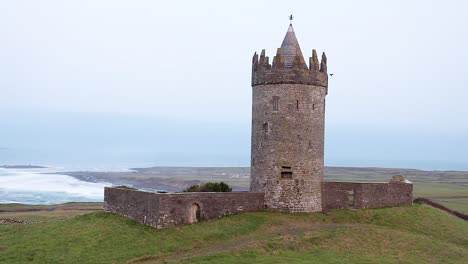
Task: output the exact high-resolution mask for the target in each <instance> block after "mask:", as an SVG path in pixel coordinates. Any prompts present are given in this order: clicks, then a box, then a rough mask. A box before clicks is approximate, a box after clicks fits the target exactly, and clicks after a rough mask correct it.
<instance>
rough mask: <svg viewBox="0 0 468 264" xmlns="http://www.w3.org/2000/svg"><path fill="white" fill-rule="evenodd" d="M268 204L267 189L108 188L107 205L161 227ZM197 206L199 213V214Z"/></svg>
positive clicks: (116, 210) (131, 216)
mask: <svg viewBox="0 0 468 264" xmlns="http://www.w3.org/2000/svg"><path fill="white" fill-rule="evenodd" d="M263 208H264V200H263V193H252V192H231V193H150V192H142V191H138V190H132V189H123V188H105V190H104V209H105V210H106V211H108V212H112V213H116V214H119V215H123V216H126V217H129V218H131V219H133V220H135V221H138V222H140V223H142V224H146V225H150V226H153V227H157V228H162V227H168V226H174V225H179V224H189V223H193V222H197V221H200V220H208V219H213V218H219V217H222V216H225V215H231V214H237V213H242V212H250V211H259V210H262V209H263ZM196 210H198V212H199V216H198V217H197V215H196Z"/></svg>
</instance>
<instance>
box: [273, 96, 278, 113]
mask: <svg viewBox="0 0 468 264" xmlns="http://www.w3.org/2000/svg"><path fill="white" fill-rule="evenodd" d="M278 109H279V97H278V96H273V111H278Z"/></svg>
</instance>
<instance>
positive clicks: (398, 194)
mask: <svg viewBox="0 0 468 264" xmlns="http://www.w3.org/2000/svg"><path fill="white" fill-rule="evenodd" d="M352 193H354V207H353V206H352V202H351V204H350V201H349V200H350V196H352ZM322 202H323V210H324V211H329V210H333V209H353V208H355V209H361V208H379V207H386V206H400V205H411V204H413V184H411V183H399V182H390V183H356V182H323V195H322Z"/></svg>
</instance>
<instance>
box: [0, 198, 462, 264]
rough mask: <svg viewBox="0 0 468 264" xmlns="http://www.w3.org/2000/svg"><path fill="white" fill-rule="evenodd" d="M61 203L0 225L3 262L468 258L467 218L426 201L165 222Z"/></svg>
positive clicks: (456, 260) (439, 260) (444, 260)
mask: <svg viewBox="0 0 468 264" xmlns="http://www.w3.org/2000/svg"><path fill="white" fill-rule="evenodd" d="M78 208H79V206H78V205H75V209H78ZM62 211H63V213H66V212H70V213H71V214H70V215H68V216H65V215H63V216H58V217H51V218H50V219H49V220H47V221H44V222H40V223H36V224H14V225H0V263H128V262H129V263H147V264H149V263H227V264H228V263H268V264H270V263H463V264H464V263H466V259H467V258H468V237H467V236H466V234H467V233H468V222H467V221H463V220H461V219H458V218H456V217H453V216H451V215H449V214H447V213H445V212H443V211H440V210H437V209H435V208H432V207H429V206H426V205H414V206H406V207H394V208H384V209H367V210H337V211H333V212H329V213H297V214H288V213H275V212H255V213H246V214H241V215H235V216H228V217H223V218H220V219H217V220H212V221H206V222H200V223H196V224H193V225H184V226H179V227H176V228H169V229H163V230H157V229H154V228H151V227H148V226H143V225H141V224H138V223H137V222H135V221H132V220H129V219H127V218H124V217H121V216H117V215H114V214H110V213H105V212H93V213H87V214H85V215H78V216H76V215H74V213H73V210H62ZM34 213H35V212H31V214H34ZM39 213H43V212H39ZM0 217H2V216H1V214H0ZM41 217H42V216H41ZM311 260H314V262H311Z"/></svg>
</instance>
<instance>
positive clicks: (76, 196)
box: [0, 168, 111, 204]
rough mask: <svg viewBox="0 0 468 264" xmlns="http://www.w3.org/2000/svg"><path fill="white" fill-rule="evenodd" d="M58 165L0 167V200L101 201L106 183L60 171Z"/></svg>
mask: <svg viewBox="0 0 468 264" xmlns="http://www.w3.org/2000/svg"><path fill="white" fill-rule="evenodd" d="M60 171H61V170H60V169H54V168H44V169H4V168H0V203H23V204H59V203H66V202H102V201H103V199H104V187H105V186H110V185H111V184H109V183H91V182H84V181H80V180H78V179H75V178H73V177H71V176H67V175H62V174H44V173H55V172H60Z"/></svg>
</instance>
